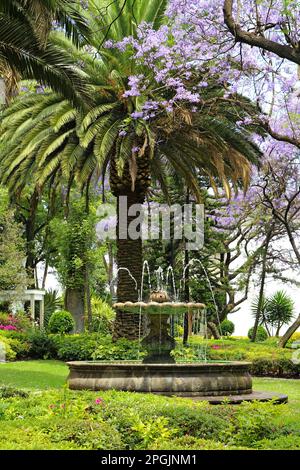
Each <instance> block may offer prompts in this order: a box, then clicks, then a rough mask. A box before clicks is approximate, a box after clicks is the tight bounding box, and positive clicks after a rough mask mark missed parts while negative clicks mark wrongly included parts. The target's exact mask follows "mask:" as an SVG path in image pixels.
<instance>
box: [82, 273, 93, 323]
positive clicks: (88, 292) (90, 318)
mask: <svg viewBox="0 0 300 470" xmlns="http://www.w3.org/2000/svg"><path fill="white" fill-rule="evenodd" d="M84 290H85V307H86V308H85V310H86V314H87V315H86V316H87V324H88V330H89V332H92V324H93V314H92V302H91V289H90V278H89V268H88V266H86V268H85V273H84Z"/></svg>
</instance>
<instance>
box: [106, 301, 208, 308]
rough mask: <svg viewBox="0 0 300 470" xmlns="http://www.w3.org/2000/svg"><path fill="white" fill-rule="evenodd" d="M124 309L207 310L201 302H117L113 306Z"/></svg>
mask: <svg viewBox="0 0 300 470" xmlns="http://www.w3.org/2000/svg"><path fill="white" fill-rule="evenodd" d="M123 307H142V308H149V307H160V308H165V307H173V308H174V309H175V308H180V307H185V308H199V309H200V308H206V305H205V304H202V303H200V302H154V301H150V302H141V301H140V302H130V301H128V302H116V303H114V304H113V308H123Z"/></svg>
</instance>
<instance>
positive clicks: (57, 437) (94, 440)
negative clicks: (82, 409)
mask: <svg viewBox="0 0 300 470" xmlns="http://www.w3.org/2000/svg"><path fill="white" fill-rule="evenodd" d="M42 429H43V431H44V432H46V433H47V434H48V436H49V438H50V440H51V442H64V441H67V442H71V443H75V444H76V445H78V446H79V447H80V448H81V449H86V450H120V449H122V448H123V445H122V440H121V436H120V434H119V433H118V432H117V430H116V429H115V428H113V427H112V426H111V425H110V424H108V423H105V422H101V421H100V422H99V421H98V422H95V421H88V420H74V419H73V420H70V419H68V420H66V419H60V420H53V421H52V422H49V421H47V422H46V423H45V426H44V427H43V428H42Z"/></svg>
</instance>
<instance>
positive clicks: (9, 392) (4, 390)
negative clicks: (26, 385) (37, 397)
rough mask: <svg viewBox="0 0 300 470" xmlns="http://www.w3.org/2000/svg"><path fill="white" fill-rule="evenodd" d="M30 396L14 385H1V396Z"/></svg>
mask: <svg viewBox="0 0 300 470" xmlns="http://www.w3.org/2000/svg"><path fill="white" fill-rule="evenodd" d="M14 397H20V398H28V397H29V394H28V393H27V392H25V391H24V390H18V389H17V388H14V387H8V386H6V385H4V386H2V387H0V398H14Z"/></svg>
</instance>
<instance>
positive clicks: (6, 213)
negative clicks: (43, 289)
mask: <svg viewBox="0 0 300 470" xmlns="http://www.w3.org/2000/svg"><path fill="white" fill-rule="evenodd" d="M24 262H25V252H24V242H23V239H22V229H21V227H20V225H19V224H17V223H16V222H15V220H14V214H13V211H12V210H11V209H9V207H8V201H7V198H6V195H5V191H4V190H3V189H2V188H0V290H8V291H10V290H11V291H12V290H13V291H15V292H14V293H13V292H12V294H11V296H10V298H11V300H19V299H20V298H21V297H22V292H23V291H24V290H25V288H26V281H27V279H26V270H25V263H24Z"/></svg>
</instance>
